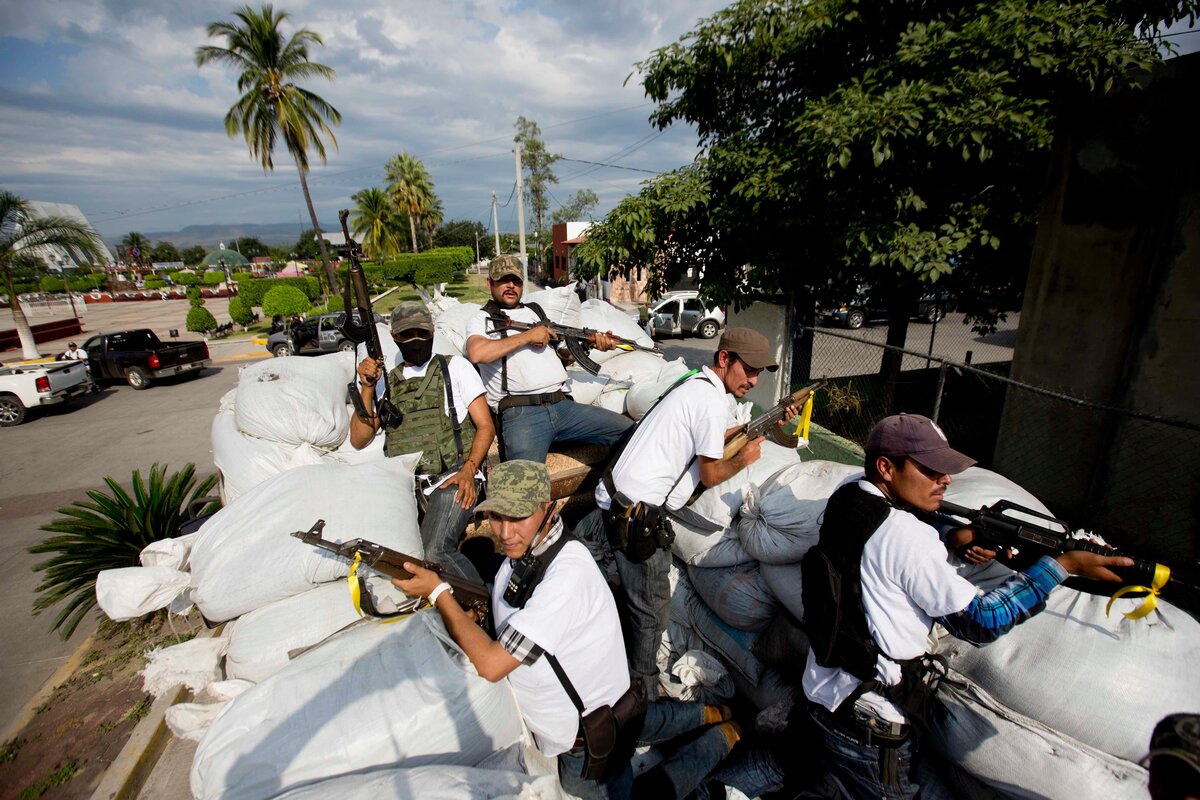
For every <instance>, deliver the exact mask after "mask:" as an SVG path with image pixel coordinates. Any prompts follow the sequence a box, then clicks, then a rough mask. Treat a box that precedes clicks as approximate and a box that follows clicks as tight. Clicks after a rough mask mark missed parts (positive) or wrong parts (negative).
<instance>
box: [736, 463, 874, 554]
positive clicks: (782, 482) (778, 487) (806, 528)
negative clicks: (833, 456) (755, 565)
mask: <svg viewBox="0 0 1200 800" xmlns="http://www.w3.org/2000/svg"><path fill="white" fill-rule="evenodd" d="M856 476H857V477H861V476H862V470H861V469H859V468H858V467H852V466H847V465H845V464H838V463H836V462H833V461H806V462H802V463H799V464H793V465H791V466H790V467H786V468H784V469H782V470H780V471H779V472H776V473H775V474H774V475H771V476H770V477H769V478H767V479H766V480H765V481H763V482H762V483H761V484H758V485H751V486H749V487H747V488H746V490H745V491H744V492H743V494H742V506H741V509H739V512H738V522H737V532H738V539H740V540H741V542H742V546H743V547H744V548H745V549H746V552H747V553H748V554H750V556H752V557H753V558H754V559H755V560H756V561H760V562H763V563H765V564H794V563H796V562H798V561H800V560H801V559H802V558H804V554H805V553H807V552H808V550H809V548H810V547H812V546H813V545H814V544H816V543H817V539H818V538H820V535H821V516H822V515H823V514H824V513H825V505H826V503H828V502H829V497H830V496H831V495H832V494H833V493H834V491H836V490H837V488H838V487H839V486H841V485H842V484H843V483H845V482H846V481H848V480H851V479H852V478H854V477H856Z"/></svg>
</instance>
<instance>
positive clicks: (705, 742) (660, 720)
mask: <svg viewBox="0 0 1200 800" xmlns="http://www.w3.org/2000/svg"><path fill="white" fill-rule="evenodd" d="M703 724H704V705H703V704H701V703H687V702H683V701H680V700H663V701H661V702H658V703H651V704H650V705H649V706H647V707H646V721H645V723H644V724H643V726H642V732H641V733H640V734H639V735H638V744H643V745H653V744H663V743H665V742H669V741H671V740H673V739H676V738H678V737H679V736H682V735H683V734H685V733H688V732H689V731H693V730H695V729H696V728H699V727H700V726H702V725H703ZM728 754H729V744H728V742H727V740H726V739H725V734H724V733H723V732H722V731H721V730H719V729H718V728H716V727H713V728H710V729H709V730H707V731H705V732H704V733H703V734H701V735H700V736H699V737H697V738H696V739H694V740H693V741H691V742H688V743H687V744H686V745H684V746H683V747H681V748H679V749H678V750H677V751H675V752H674V753H672V754H671V756H670V757H669V758H668V759H667V760H666V761H664V762H663V763H662V764H659V765H658V766H656V767H654V768H653V769H651V770H649V771H647V773H646V774H645V775H641V776H638V780H637V783H638V786H639V787H640V786H641V785H642V784H643V783H644V779H646V778H648V779H649V781H650V782H651V783H653V784H654V785H655V786H656V787H663V786H667V785H669V786H670V787H671V788H672V789H673V790H674V794H673V795H672V796H674V797H676V798H682V797H685V796H686V795H687V794H688V793H689V792H691V791H692V790H693V789H695V788H696V786H697V785H699V783H700V781H702V780H704V776H706V775H707V774H708V773H709V772H711V771H712V770H713V768H714V767H716V765H717V764H719V763H720V761H721V759H723V758H725V756H726V755H728ZM583 760H584V759H583V750H582V748H580V749H579V750H572V751H570V752H569V753H563V754H562V755H560V756H559V757H558V780H559V782H560V783H561V784H562V787H563V789H565V790H566V791H568V792H570V793H571V794H573V795H575V796H576V797H580V798H583V800H609V799H610V798H611V799H612V800H625V799H626V798H629V797H631V796H633V795H634V790H635V786H634V780H633V770H632V768H631V767H630V766H629V764H625V765H624V766H623V768H622V769H621V770H619V771H618V772H617V773H616V774H614V775H611V776H610V777H608V778H605V779H604V780H602V781H595V780H584V779H583V778H581V777H580V776H579V773H580V772H582V771H583ZM652 773H653V774H652ZM644 793H646V792H643V791H641V790H640V789H639V791H638V794H644ZM646 794H647V796H650V795H649V793H646ZM668 794H669V792H668ZM653 795H654V797H655V800H658V798H659V797H662V798H664V800H666V797H667V795H664V794H662V792H660V791H654V792H653Z"/></svg>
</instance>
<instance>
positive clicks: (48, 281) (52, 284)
mask: <svg viewBox="0 0 1200 800" xmlns="http://www.w3.org/2000/svg"><path fill="white" fill-rule="evenodd" d="M38 286H39V288H41V290H42V291H43V292H61V291H62V290H63V279H62V278H60V277H58V276H56V275H47V276H45V277H44V278H42V280H41V281H40V282H39V284H38Z"/></svg>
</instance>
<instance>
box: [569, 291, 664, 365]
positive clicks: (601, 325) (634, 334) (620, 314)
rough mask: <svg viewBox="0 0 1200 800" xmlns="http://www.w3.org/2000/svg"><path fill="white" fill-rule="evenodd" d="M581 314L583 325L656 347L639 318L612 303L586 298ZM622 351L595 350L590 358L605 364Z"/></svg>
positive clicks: (645, 345) (644, 345)
mask: <svg viewBox="0 0 1200 800" xmlns="http://www.w3.org/2000/svg"><path fill="white" fill-rule="evenodd" d="M580 316H581V317H582V320H583V325H582V326H581V327H584V328H591V329H592V330H597V331H606V332H608V331H611V332H612V333H615V334H616V335H617V336H620V337H622V338H624V339H629V340H630V341H633V342H637V343H638V344H640V345H642V346H643V347H654V340H653V339H651V338H650V337H649V336H647V335H646V331H645V330H644V329H643V328H642V326H641V325H639V324H638V323H637V320H635V319H634V318H633V317H631V316H630V315H629V314H628V313H626V312H625V311H623V310H621V309H620V308H617V307H616V306H614V305H613V304H612V303H606V302H604V301H603V300H597V299H595V298H592V299H591V300H585V301H584V302H583V304H582V305H581V307H580ZM620 352H621V351H620V350H608V351H605V352H601V351H599V350H593V351H592V352H591V354H590V356H589V358H591V359H592V361H595V362H596V363H597V364H603V363H604V362H605V361H608V360H609V359H610V358H612V357H614V356H616V355H617V354H618V353H620Z"/></svg>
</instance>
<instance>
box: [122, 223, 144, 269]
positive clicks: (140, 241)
mask: <svg viewBox="0 0 1200 800" xmlns="http://www.w3.org/2000/svg"><path fill="white" fill-rule="evenodd" d="M119 248H120V250H121V251H122V252H123V253H124V254H125V260H126V261H128V263H131V264H141V263H143V262H146V261H149V260H150V240H149V239H147V238H146V237H145V236H144V235H143V234H140V233H138V232H137V231H131V232H129V233H127V234H125V235H124V236H122V237H121V242H120V244H119ZM135 249H136V250H137V255H136V256H135V255H134V254H133V251H134V250H135Z"/></svg>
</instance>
